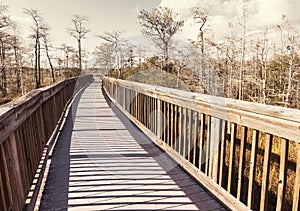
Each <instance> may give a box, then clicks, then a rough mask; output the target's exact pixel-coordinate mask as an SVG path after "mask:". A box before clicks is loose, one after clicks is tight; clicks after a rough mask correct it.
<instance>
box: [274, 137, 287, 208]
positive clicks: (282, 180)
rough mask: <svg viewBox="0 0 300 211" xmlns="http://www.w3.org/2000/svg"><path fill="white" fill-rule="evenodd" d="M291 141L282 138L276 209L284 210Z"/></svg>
mask: <svg viewBox="0 0 300 211" xmlns="http://www.w3.org/2000/svg"><path fill="white" fill-rule="evenodd" d="M288 150H289V141H288V140H287V139H281V144H280V168H279V184H278V194H277V205H276V211H281V210H282V205H283V201H284V194H285V188H286V172H287V171H286V167H287V160H288Z"/></svg>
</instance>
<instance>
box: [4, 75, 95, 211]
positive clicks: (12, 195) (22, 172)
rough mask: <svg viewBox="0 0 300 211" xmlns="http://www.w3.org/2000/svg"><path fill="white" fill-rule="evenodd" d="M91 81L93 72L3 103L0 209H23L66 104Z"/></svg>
mask: <svg viewBox="0 0 300 211" xmlns="http://www.w3.org/2000/svg"><path fill="white" fill-rule="evenodd" d="M77 79H78V80H77ZM91 80H92V76H91V75H89V76H84V77H80V78H71V79H68V80H65V81H62V82H60V83H57V84H55V85H52V86H50V87H45V88H41V89H38V90H34V91H32V92H30V93H28V94H27V95H26V96H24V97H22V98H20V99H18V100H17V101H13V102H11V103H9V104H6V105H3V106H0V210H22V209H24V205H25V201H26V199H27V196H28V193H29V190H30V188H31V185H32V182H33V180H34V179H37V178H35V175H36V171H37V169H38V166H39V163H40V160H41V157H42V156H43V154H44V153H45V147H47V142H48V141H49V139H50V137H51V136H52V135H53V131H55V129H57V124H58V121H59V119H60V118H61V116H62V113H63V111H64V109H65V107H66V105H67V104H68V102H69V101H70V99H71V98H72V96H73V94H74V93H75V92H76V91H77V90H79V89H80V87H83V86H84V85H85V84H86V83H88V82H90V81H91ZM76 82H77V83H76ZM47 150H49V149H46V153H47ZM40 170H43V169H40ZM37 191H38V190H37Z"/></svg>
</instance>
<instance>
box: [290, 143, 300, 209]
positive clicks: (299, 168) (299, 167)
mask: <svg viewBox="0 0 300 211" xmlns="http://www.w3.org/2000/svg"><path fill="white" fill-rule="evenodd" d="M299 195H300V144H299V143H298V144H297V164H296V180H295V185H294V194H293V208H292V210H293V211H299V208H300V207H299V199H300V197H299Z"/></svg>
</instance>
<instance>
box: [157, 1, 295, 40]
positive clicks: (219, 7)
mask: <svg viewBox="0 0 300 211" xmlns="http://www.w3.org/2000/svg"><path fill="white" fill-rule="evenodd" d="M243 2H245V3H246V4H245V8H246V11H247V12H246V14H247V28H248V30H250V32H251V31H253V30H260V29H262V28H263V27H264V26H266V25H272V24H279V23H280V22H281V18H282V15H283V14H284V15H286V16H287V17H288V18H289V20H291V21H292V22H293V24H294V25H295V26H298V27H299V26H300V15H299V14H298V13H299V11H300V1H299V0H248V1H247V0H214V1H211V0H180V1H178V0H162V1H161V4H160V6H164V7H170V8H172V9H173V10H174V12H176V13H178V14H179V17H180V18H182V19H184V20H185V26H184V28H183V31H184V32H185V31H186V33H184V32H182V33H181V34H185V35H186V36H187V37H188V38H191V37H196V34H197V33H198V32H197V30H196V29H197V28H198V27H197V26H196V25H195V23H193V21H192V20H193V18H192V14H191V8H192V7H196V6H198V7H200V8H201V7H204V8H208V22H207V24H206V27H207V28H208V26H209V27H210V28H211V30H212V31H213V32H214V34H215V37H216V38H221V37H223V36H225V35H227V34H228V33H229V31H230V30H229V29H228V27H227V26H228V23H229V22H232V23H234V24H235V26H236V28H239V30H242V27H238V25H239V23H242V20H243V9H244V4H243ZM193 28H195V29H193ZM192 33H194V35H192Z"/></svg>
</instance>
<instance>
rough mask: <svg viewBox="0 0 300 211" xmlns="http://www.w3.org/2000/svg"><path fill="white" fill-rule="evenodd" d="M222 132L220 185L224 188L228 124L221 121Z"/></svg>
mask: <svg viewBox="0 0 300 211" xmlns="http://www.w3.org/2000/svg"><path fill="white" fill-rule="evenodd" d="M221 124H222V126H221V131H222V137H221V143H220V145H221V147H220V167H219V169H220V170H219V183H218V184H219V185H220V186H222V185H223V184H222V182H223V171H224V163H225V155H226V127H227V122H226V121H225V120H222V121H221Z"/></svg>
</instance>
